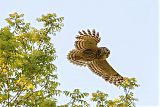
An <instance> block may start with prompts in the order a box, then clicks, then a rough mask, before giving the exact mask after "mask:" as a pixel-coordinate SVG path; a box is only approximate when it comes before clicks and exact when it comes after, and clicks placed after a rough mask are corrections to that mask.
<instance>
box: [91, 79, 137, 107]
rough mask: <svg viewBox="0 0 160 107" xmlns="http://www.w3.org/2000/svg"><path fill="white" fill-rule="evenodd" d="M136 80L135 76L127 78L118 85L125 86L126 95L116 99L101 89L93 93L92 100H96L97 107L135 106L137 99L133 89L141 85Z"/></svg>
mask: <svg viewBox="0 0 160 107" xmlns="http://www.w3.org/2000/svg"><path fill="white" fill-rule="evenodd" d="M136 82H137V81H136V79H135V78H125V81H124V82H123V83H121V84H119V85H118V87H120V88H123V90H124V95H120V96H118V97H117V98H115V99H114V100H110V99H109V98H108V94H106V93H103V92H101V91H97V92H96V93H92V98H91V100H92V101H93V102H96V107H135V101H137V99H136V98H134V94H133V92H131V90H133V89H135V87H138V86H139V85H138V84H137V83H136Z"/></svg>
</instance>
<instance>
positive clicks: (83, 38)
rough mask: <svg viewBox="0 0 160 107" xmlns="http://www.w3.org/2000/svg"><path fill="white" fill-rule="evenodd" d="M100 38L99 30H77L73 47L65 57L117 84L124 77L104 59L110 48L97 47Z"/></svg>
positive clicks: (107, 55)
mask: <svg viewBox="0 0 160 107" xmlns="http://www.w3.org/2000/svg"><path fill="white" fill-rule="evenodd" d="M100 40H101V38H100V37H99V32H96V31H95V30H94V29H93V30H92V31H90V30H89V29H88V30H87V31H84V30H82V31H79V34H78V35H77V37H76V41H75V44H74V46H75V49H73V50H71V51H70V52H69V53H68V55H67V58H68V60H69V61H70V62H71V63H73V64H76V65H80V66H86V67H88V68H89V69H90V70H91V71H92V72H93V73H95V74H97V75H98V76H100V77H102V78H103V79H104V80H105V81H108V82H109V83H112V84H114V85H118V84H120V83H122V82H123V80H124V77H122V76H121V75H120V74H119V73H117V72H116V71H115V70H114V69H113V68H112V67H111V65H110V64H109V63H108V61H107V60H106V59H107V58H108V57H109V55H110V50H109V49H108V48H106V47H98V46H97V44H98V43H99V42H100Z"/></svg>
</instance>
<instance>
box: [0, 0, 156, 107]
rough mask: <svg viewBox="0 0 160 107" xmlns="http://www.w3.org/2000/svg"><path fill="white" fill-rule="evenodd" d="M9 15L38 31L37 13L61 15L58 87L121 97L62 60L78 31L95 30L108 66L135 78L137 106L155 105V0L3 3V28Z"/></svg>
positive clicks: (0, 21) (21, 0) (0, 7)
mask: <svg viewBox="0 0 160 107" xmlns="http://www.w3.org/2000/svg"><path fill="white" fill-rule="evenodd" d="M12 12H20V13H24V14H25V17H24V18H25V20H26V21H28V22H31V23H32V25H33V26H35V27H39V24H37V23H36V21H35V19H36V18H37V17H40V16H41V15H42V14H47V13H57V15H58V16H64V18H65V20H64V25H65V26H64V27H63V28H62V30H61V32H59V33H57V35H56V36H55V37H53V43H54V45H55V48H56V50H57V56H58V58H57V59H56V61H55V64H56V66H57V68H58V69H57V72H58V77H59V79H58V81H59V82H60V83H61V85H60V87H59V88H60V89H62V90H74V89H75V88H78V89H80V90H81V91H82V92H89V93H92V92H95V91H97V90H100V91H103V92H107V93H108V94H109V95H110V98H114V97H117V96H118V95H120V94H122V90H119V89H118V88H117V87H115V86H113V85H111V84H109V83H106V82H105V81H104V80H103V79H101V78H100V77H98V76H96V75H95V74H93V73H92V72H91V71H90V70H89V69H88V68H84V67H79V66H76V65H73V64H71V63H70V62H69V61H68V60H67V58H66V55H67V53H68V52H69V51H70V50H71V49H72V48H74V41H75V36H76V34H77V32H78V31H79V30H82V29H84V30H85V29H93V28H94V29H96V31H98V32H99V33H100V36H101V39H102V40H101V42H100V43H99V46H105V47H108V48H109V49H110V51H111V54H110V57H109V58H108V61H109V63H110V64H111V65H112V66H113V68H114V69H115V70H117V72H119V73H120V74H121V75H123V76H127V77H135V78H137V80H138V83H139V84H140V87H139V88H136V89H135V90H134V93H135V95H136V98H138V99H139V101H138V102H137V103H136V104H137V107H142V106H145V107H146V106H149V107H151V106H152V107H155V106H156V105H157V106H158V94H159V91H158V85H159V82H158V77H159V76H158V0H37V1H36V0H3V1H1V2H0V25H2V26H3V25H5V23H4V19H5V18H7V17H8V14H9V13H12ZM2 26H1V27H2ZM59 99H60V100H59V102H58V103H59V104H65V103H66V102H67V101H68V100H67V99H65V98H63V96H62V97H61V98H59Z"/></svg>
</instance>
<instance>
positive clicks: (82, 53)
mask: <svg viewBox="0 0 160 107" xmlns="http://www.w3.org/2000/svg"><path fill="white" fill-rule="evenodd" d="M96 56H97V51H96V50H94V49H81V50H78V49H73V50H71V51H70V52H69V53H68V56H67V58H68V59H69V60H70V62H71V63H73V64H76V65H81V66H86V65H87V64H89V63H90V62H91V61H92V60H94V59H95V58H96Z"/></svg>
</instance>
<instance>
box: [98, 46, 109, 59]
mask: <svg viewBox="0 0 160 107" xmlns="http://www.w3.org/2000/svg"><path fill="white" fill-rule="evenodd" d="M100 49H101V52H102V54H103V55H104V56H105V57H106V58H108V57H109V55H110V50H109V49H108V48H106V47H100Z"/></svg>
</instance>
